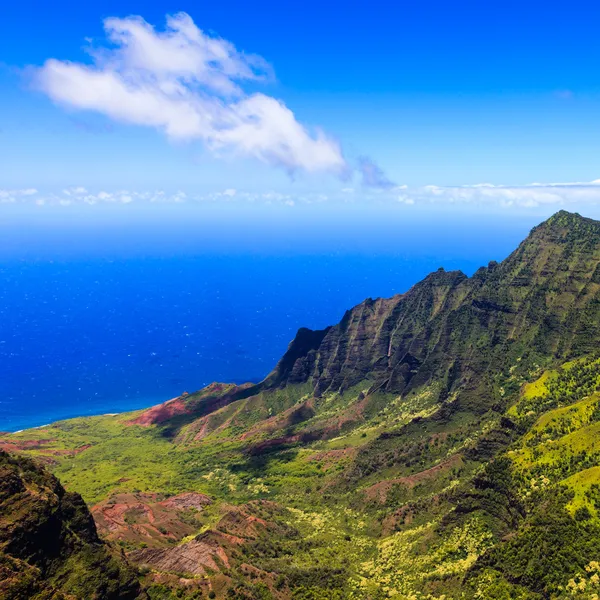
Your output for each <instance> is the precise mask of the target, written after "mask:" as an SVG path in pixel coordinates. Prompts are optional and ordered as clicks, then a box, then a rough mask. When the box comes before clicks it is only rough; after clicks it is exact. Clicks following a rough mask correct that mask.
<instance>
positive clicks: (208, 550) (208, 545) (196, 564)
mask: <svg viewBox="0 0 600 600" xmlns="http://www.w3.org/2000/svg"><path fill="white" fill-rule="evenodd" d="M225 548H227V549H228V550H230V548H231V541H230V540H229V539H228V538H227V536H225V535H223V534H221V533H219V532H217V531H207V532H206V533H203V534H200V535H199V536H197V537H196V538H194V539H193V540H191V541H189V542H185V543H184V544H180V545H179V546H175V547H174V548H148V549H144V550H135V551H134V552H132V553H131V554H129V559H130V560H131V561H132V562H134V563H136V564H138V565H140V566H148V567H151V568H152V569H155V570H158V571H166V572H175V573H184V574H189V575H205V574H206V573H207V572H208V570H210V571H221V570H222V569H223V567H225V568H229V567H230V564H229V558H228V556H227V552H226V551H225Z"/></svg>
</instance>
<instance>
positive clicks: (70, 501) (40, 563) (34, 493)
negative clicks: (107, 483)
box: [0, 451, 143, 600]
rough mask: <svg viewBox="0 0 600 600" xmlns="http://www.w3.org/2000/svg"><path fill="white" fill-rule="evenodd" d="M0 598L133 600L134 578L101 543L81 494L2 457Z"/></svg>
mask: <svg viewBox="0 0 600 600" xmlns="http://www.w3.org/2000/svg"><path fill="white" fill-rule="evenodd" d="M0 597H1V598H5V599H6V600H9V599H15V600H21V599H24V598H35V599H40V600H41V599H42V598H43V599H44V600H59V599H63V598H64V599H66V598H77V599H82V600H90V599H98V600H100V599H102V600H130V599H131V600H133V599H134V598H141V597H143V596H142V595H141V592H140V588H139V584H138V582H137V579H136V577H135V575H134V572H133V571H132V570H131V569H130V568H129V567H127V566H126V565H125V563H124V561H122V559H121V557H120V556H117V555H116V554H114V553H113V552H112V551H111V550H110V549H109V548H108V547H107V546H106V545H105V544H104V543H103V542H102V541H101V540H100V539H99V537H98V534H97V533H96V527H95V525H94V521H93V520H92V517H91V515H90V513H89V511H88V509H87V507H86V505H85V504H84V502H83V500H82V499H81V496H79V494H74V493H69V492H66V491H65V490H64V488H63V487H62V486H61V485H60V483H59V482H58V480H57V479H56V478H55V477H54V476H53V475H50V474H49V473H47V472H46V471H45V470H44V469H43V468H41V467H40V466H38V465H37V464H36V463H34V462H33V461H32V460H30V459H28V458H24V457H16V456H12V455H9V454H7V453H6V452H3V451H0Z"/></svg>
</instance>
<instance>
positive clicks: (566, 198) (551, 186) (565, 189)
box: [412, 180, 600, 208]
mask: <svg viewBox="0 0 600 600" xmlns="http://www.w3.org/2000/svg"><path fill="white" fill-rule="evenodd" d="M412 193H413V194H414V196H415V197H416V198H418V199H420V200H422V201H429V202H445V203H448V202H450V203H472V204H475V203H476V204H499V205H501V206H505V207H512V206H517V207H525V208H533V207H538V206H544V205H554V206H557V207H558V206H568V205H573V204H581V205H589V204H598V203H600V180H595V181H590V182H574V183H531V184H528V185H519V186H510V185H492V184H486V183H483V184H478V185H469V186H451V187H441V186H435V185H430V186H425V187H423V188H420V189H416V190H413V191H412Z"/></svg>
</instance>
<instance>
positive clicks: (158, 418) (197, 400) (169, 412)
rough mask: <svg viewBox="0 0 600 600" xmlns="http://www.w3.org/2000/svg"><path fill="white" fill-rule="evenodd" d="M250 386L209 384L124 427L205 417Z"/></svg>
mask: <svg viewBox="0 0 600 600" xmlns="http://www.w3.org/2000/svg"><path fill="white" fill-rule="evenodd" d="M252 385H253V384H249V383H247V384H244V385H241V386H237V385H233V384H229V383H211V384H210V385H208V386H206V387H205V388H204V389H202V390H200V391H199V392H195V393H194V394H188V393H187V392H186V393H184V394H182V395H181V396H178V397H177V398H172V399H171V400H168V401H167V402H163V403H162V404H158V405H156V406H153V407H151V408H149V409H148V410H145V411H144V412H142V413H141V414H140V415H138V416H137V417H136V418H135V419H132V420H131V421H127V422H126V425H141V426H142V427H148V426H150V425H158V424H160V423H165V422H167V421H169V420H170V419H172V418H174V417H177V416H181V415H193V414H194V413H199V414H198V416H199V417H201V416H205V415H207V414H210V413H212V412H214V411H216V410H218V409H219V408H221V407H222V406H225V405H227V404H229V403H230V402H232V401H234V400H235V399H236V396H235V394H236V393H237V392H240V391H243V390H246V389H248V388H249V387H252Z"/></svg>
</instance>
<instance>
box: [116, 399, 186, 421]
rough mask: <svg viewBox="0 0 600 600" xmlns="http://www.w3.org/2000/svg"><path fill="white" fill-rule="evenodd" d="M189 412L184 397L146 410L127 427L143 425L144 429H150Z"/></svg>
mask: <svg viewBox="0 0 600 600" xmlns="http://www.w3.org/2000/svg"><path fill="white" fill-rule="evenodd" d="M186 412H188V409H187V406H186V403H185V401H184V398H183V397H182V396H178V397H177V398H172V399H171V400H167V402H164V403H163V404H158V405H157V406H153V407H152V408H149V409H148V410H145V411H144V412H143V413H142V414H141V415H139V416H138V417H136V418H135V419H132V420H131V421H127V422H126V423H125V424H126V425H141V426H142V427H148V426H149V425H156V424H158V423H164V422H165V421H168V420H169V419H172V418H173V417H175V416H177V415H182V414H185V413H186Z"/></svg>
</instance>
